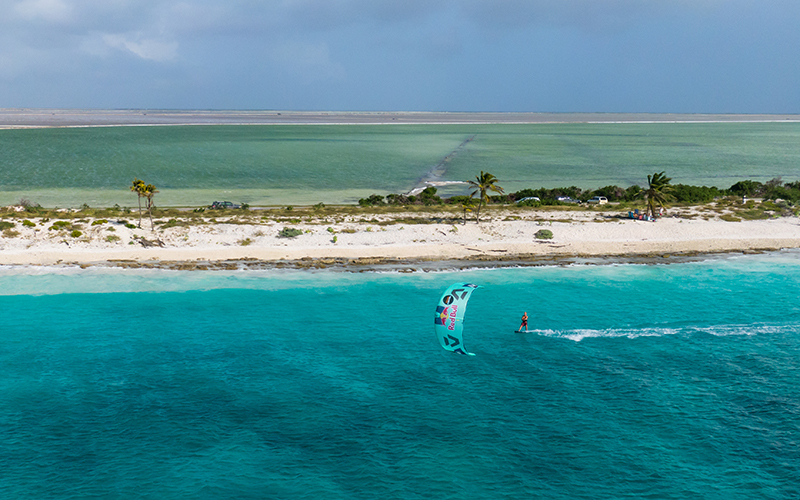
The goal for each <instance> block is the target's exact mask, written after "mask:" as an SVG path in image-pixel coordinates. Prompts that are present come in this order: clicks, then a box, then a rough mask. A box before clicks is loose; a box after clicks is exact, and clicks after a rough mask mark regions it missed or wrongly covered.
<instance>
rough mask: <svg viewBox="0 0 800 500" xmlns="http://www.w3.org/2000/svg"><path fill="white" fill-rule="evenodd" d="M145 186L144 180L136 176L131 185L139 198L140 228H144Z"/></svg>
mask: <svg viewBox="0 0 800 500" xmlns="http://www.w3.org/2000/svg"><path fill="white" fill-rule="evenodd" d="M146 188H147V186H145V184H144V181H143V180H140V179H137V178H136V177H134V178H133V185H132V186H131V191H133V192H134V193H136V196H137V197H138V198H139V229H141V228H142V197H143V196H144V195H145V194H144V192H145V189H146Z"/></svg>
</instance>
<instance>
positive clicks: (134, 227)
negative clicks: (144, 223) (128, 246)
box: [125, 222, 136, 229]
mask: <svg viewBox="0 0 800 500" xmlns="http://www.w3.org/2000/svg"><path fill="white" fill-rule="evenodd" d="M125 227H127V228H128V229H136V224H131V223H130V222H127V223H126V224H125Z"/></svg>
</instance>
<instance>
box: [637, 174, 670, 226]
mask: <svg viewBox="0 0 800 500" xmlns="http://www.w3.org/2000/svg"><path fill="white" fill-rule="evenodd" d="M671 180H672V179H670V178H669V177H667V176H666V175H665V172H664V171H661V172H656V173H654V174H653V175H648V176H647V184H648V186H647V189H645V190H643V191H642V193H641V194H642V197H643V198H644V200H645V203H647V210H648V213H649V214H650V215H651V216H653V217H655V216H656V205H658V206H660V207H663V206H664V202H665V201H667V200H668V199H669V197H670V194H669V192H670V191H671V190H672V186H670V184H669V183H670V181H671Z"/></svg>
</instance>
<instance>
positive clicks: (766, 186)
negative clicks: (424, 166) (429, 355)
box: [359, 172, 800, 206]
mask: <svg viewBox="0 0 800 500" xmlns="http://www.w3.org/2000/svg"><path fill="white" fill-rule="evenodd" d="M482 174H483V172H482ZM663 174H664V173H663V172H661V175H663ZM655 175H659V174H655ZM648 177H649V176H648ZM470 182H474V181H470ZM667 184H668V185H669V189H668V193H669V200H668V201H672V202H677V203H709V202H711V201H713V200H714V199H715V198H720V197H724V196H737V197H746V198H764V199H767V200H777V199H782V200H786V201H789V202H792V203H796V202H798V201H800V181H796V182H786V183H784V182H783V181H782V180H781V178H780V177H777V178H775V179H772V180H770V181H767V182H763V183H762V182H758V181H753V180H744V181H739V182H737V183H735V184H733V185H732V186H731V187H729V188H727V189H720V188H718V187H715V186H710V187H709V186H692V185H689V184H669V183H667ZM649 187H650V186H649V185H648V186H647V187H644V188H643V187H641V186H638V185H633V186H629V187H621V186H616V185H610V186H603V187H600V188H597V189H581V188H579V187H576V186H569V187H558V188H544V187H542V188H538V189H522V190H520V191H515V192H513V193H508V194H506V193H502V194H496V195H492V196H488V199H487V200H486V202H487V203H496V204H510V203H516V202H517V201H519V200H522V199H524V198H534V197H536V198H539V200H540V201H538V202H537V201H532V200H531V201H526V202H524V203H525V204H527V205H532V206H539V205H546V206H556V205H568V204H570V203H572V201H560V200H559V198H561V199H562V200H563V199H564V198H568V199H569V200H581V201H586V200H588V199H590V198H592V197H594V196H604V197H606V198H608V201H612V202H633V201H636V200H640V199H642V198H643V196H644V195H643V193H644V192H645V191H647V189H649ZM436 193H437V190H436V188H435V187H428V188H425V190H424V191H422V193H420V194H419V195H417V196H408V195H403V194H390V195H388V196H380V195H377V194H373V195H372V196H369V197H368V198H362V199H361V200H359V205H361V206H379V205H441V204H454V205H457V204H462V203H464V202H466V201H467V200H469V199H471V198H472V197H471V196H451V197H448V198H441V197H439V196H438V195H437V194H436Z"/></svg>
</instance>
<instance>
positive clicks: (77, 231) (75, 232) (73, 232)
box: [69, 229, 83, 238]
mask: <svg viewBox="0 0 800 500" xmlns="http://www.w3.org/2000/svg"><path fill="white" fill-rule="evenodd" d="M82 234H83V233H82V232H81V231H79V230H77V229H73V230H72V232H71V233H69V235H70V236H72V237H73V238H80V236H81V235H82Z"/></svg>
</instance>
